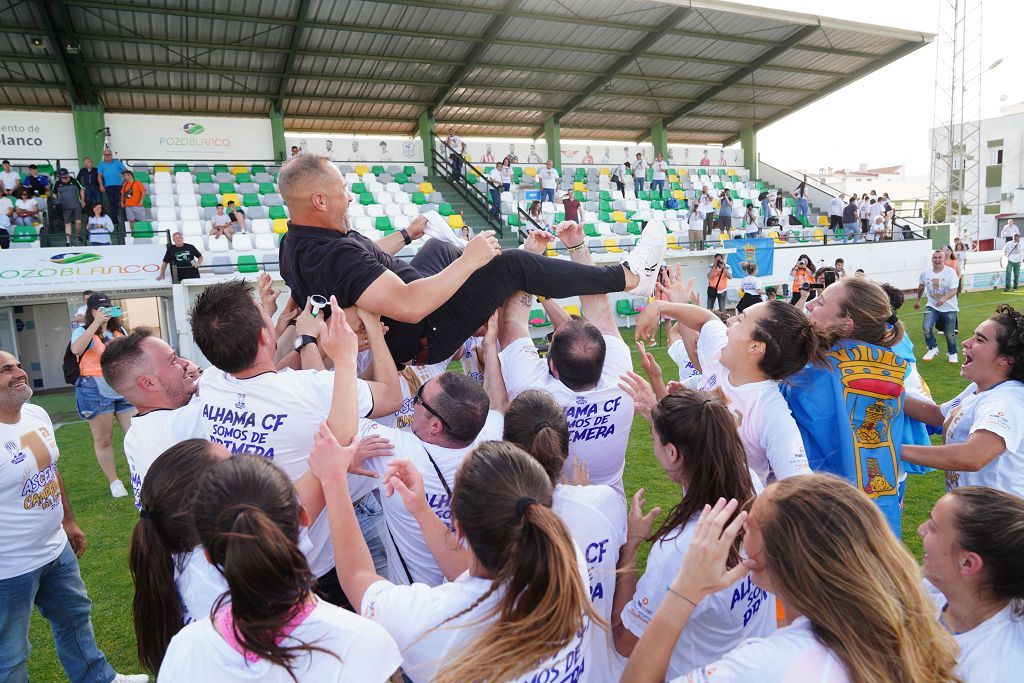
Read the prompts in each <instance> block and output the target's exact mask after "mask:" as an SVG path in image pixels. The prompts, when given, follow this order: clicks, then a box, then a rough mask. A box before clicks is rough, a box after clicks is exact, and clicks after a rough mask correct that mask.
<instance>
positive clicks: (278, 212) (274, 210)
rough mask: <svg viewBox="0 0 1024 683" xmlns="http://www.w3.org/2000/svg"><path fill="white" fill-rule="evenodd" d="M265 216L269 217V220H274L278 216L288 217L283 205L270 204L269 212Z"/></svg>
mask: <svg viewBox="0 0 1024 683" xmlns="http://www.w3.org/2000/svg"><path fill="white" fill-rule="evenodd" d="M267 218H269V219H270V220H276V219H278V218H288V214H287V213H285V210H284V207H283V206H272V207H270V212H269V215H268V216H267Z"/></svg>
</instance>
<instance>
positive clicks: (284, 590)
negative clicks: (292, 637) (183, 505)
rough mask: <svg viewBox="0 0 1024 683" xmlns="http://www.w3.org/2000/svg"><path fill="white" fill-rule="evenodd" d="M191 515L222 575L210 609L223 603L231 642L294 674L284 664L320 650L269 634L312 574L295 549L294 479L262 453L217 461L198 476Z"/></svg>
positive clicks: (293, 608)
mask: <svg viewBox="0 0 1024 683" xmlns="http://www.w3.org/2000/svg"><path fill="white" fill-rule="evenodd" d="M194 517H195V524H196V530H197V531H198V532H199V538H200V539H201V540H202V543H203V547H204V548H206V551H207V552H208V553H209V554H210V561H211V562H212V563H213V564H214V565H216V566H217V568H218V569H219V570H220V571H221V573H222V574H223V575H224V578H225V579H226V580H227V583H228V594H226V595H223V596H221V598H220V600H218V601H217V604H216V605H215V606H214V612H217V611H218V610H220V609H221V608H226V609H230V610H231V615H232V622H233V625H234V636H235V638H236V639H237V641H238V643H239V645H241V646H242V648H244V649H245V650H246V651H247V652H251V653H253V654H255V655H257V656H259V657H260V658H261V659H265V660H267V661H269V662H272V663H273V664H276V665H278V666H281V667H284V668H285V669H287V670H288V672H289V673H290V674H291V676H292V678H293V679H295V674H294V672H293V671H292V669H291V667H292V664H293V663H294V660H295V658H296V657H297V656H299V655H301V654H302V653H308V652H311V651H313V650H319V651H321V652H328V651H327V650H324V649H323V648H318V647H315V646H313V645H308V644H305V643H302V644H299V645H293V646H283V645H280V644H279V643H278V642H277V640H278V638H280V637H281V634H282V629H283V628H284V626H285V625H287V624H288V623H289V622H290V621H291V620H292V619H293V618H295V616H296V615H297V614H298V613H299V612H300V611H301V610H302V609H303V607H304V606H305V604H306V602H307V601H308V600H309V599H310V597H311V594H312V592H313V589H314V587H315V580H316V579H315V577H314V576H313V573H312V571H310V569H309V564H308V563H307V562H306V558H305V556H303V554H302V552H301V551H300V550H299V531H300V523H299V502H298V498H297V497H296V493H295V487H294V486H293V485H292V483H291V481H290V480H289V479H288V477H287V476H286V475H285V474H284V473H283V472H281V470H279V469H278V468H277V467H275V466H274V464H273V463H271V462H270V461H269V460H266V459H264V458H261V457H258V456H252V455H236V456H234V457H232V458H230V459H228V460H224V461H221V462H219V463H217V464H216V465H215V466H214V467H213V468H211V469H210V471H209V472H207V474H206V476H205V477H204V478H203V479H202V481H201V482H200V483H199V487H198V489H197V491H196V498H195V505H194ZM229 597H230V600H229ZM228 605H229V606H228ZM332 654H333V653H332ZM296 680H297V679H296Z"/></svg>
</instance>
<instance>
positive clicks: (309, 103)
mask: <svg viewBox="0 0 1024 683" xmlns="http://www.w3.org/2000/svg"><path fill="white" fill-rule="evenodd" d="M284 111H285V114H293V115H300V114H301V115H308V116H328V117H330V116H356V117H359V116H363V117H377V118H381V119H415V118H416V117H418V116H419V114H420V111H421V108H420V107H417V106H414V105H407V104H379V103H375V102H327V101H323V100H316V101H313V100H301V99H295V98H291V99H288V100H286V101H285V106H284Z"/></svg>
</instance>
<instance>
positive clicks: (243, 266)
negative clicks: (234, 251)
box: [235, 254, 260, 273]
mask: <svg viewBox="0 0 1024 683" xmlns="http://www.w3.org/2000/svg"><path fill="white" fill-rule="evenodd" d="M235 265H236V267H237V268H238V272H239V273H258V272H260V264H259V263H258V262H257V261H256V257H255V256H253V255H252V254H239V256H238V260H237V261H236V262H235Z"/></svg>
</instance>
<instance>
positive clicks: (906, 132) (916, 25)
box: [757, 0, 1024, 175]
mask: <svg viewBox="0 0 1024 683" xmlns="http://www.w3.org/2000/svg"><path fill="white" fill-rule="evenodd" d="M941 1H942V0H859V1H858V2H857V3H855V4H851V3H849V2H839V1H838V0H758V2H757V4H758V5H760V6H763V7H768V8H775V9H784V10H792V11H797V12H806V13H811V14H818V15H822V16H830V17H837V18H840V19H852V20H855V21H860V22H870V21H874V22H875V23H878V24H881V25H885V26H892V27H896V28H904V29H912V30H918V31H925V32H928V33H936V31H937V25H938V7H939V2H941ZM972 1H975V2H981V0H972ZM851 12H853V13H852V14H851ZM1022 20H1024V3H1020V2H1015V1H1014V0H984V4H983V12H982V36H981V39H982V64H983V65H985V66H988V65H989V64H991V63H993V62H995V61H996V60H997V59H1000V58H1001V59H1002V60H1003V62H1002V63H1001V64H1000V65H999V66H997V67H996V68H994V69H992V70H991V71H989V72H988V73H986V74H985V75H984V76H983V77H982V89H981V104H982V117H983V118H988V117H992V116H999V115H1000V105H1001V104H1013V103H1016V102H1020V101H1021V100H1024V80H1022V79H1021V78H1020V74H1021V73H1024V52H1022V50H1021V48H1020V36H1019V28H1020V25H1021V22H1022ZM935 59H936V48H935V45H934V43H933V44H931V45H928V46H926V47H923V48H921V49H919V50H917V51H916V52H913V53H912V54H910V55H907V56H906V57H904V58H903V59H900V60H897V61H896V62H894V63H892V64H890V65H889V66H887V67H885V68H883V69H880V70H879V71H876V72H875V73H873V74H871V75H869V76H867V77H865V78H863V79H861V80H860V81H857V82H856V83H854V84H852V85H849V86H847V87H845V88H843V89H842V90H839V91H837V92H835V93H833V94H831V95H829V96H828V97H825V98H824V99H822V100H819V101H818V102H816V103H814V104H812V105H811V106H809V107H807V108H805V109H802V110H800V111H799V112H797V113H795V114H792V115H790V116H788V117H786V118H785V119H783V120H781V121H779V122H778V123H775V124H773V125H771V126H769V127H767V128H764V129H763V130H761V131H760V132H759V133H758V138H757V147H758V152H759V153H760V155H761V158H762V159H764V161H765V162H767V163H769V164H772V165H774V166H779V167H781V168H784V169H817V168H823V167H829V166H831V167H833V168H844V167H846V168H849V167H853V168H856V167H857V165H858V164H861V163H866V164H868V166H869V167H879V166H894V165H898V164H904V165H906V167H907V169H906V170H907V174H908V175H926V174H927V173H928V143H929V140H928V131H929V129H930V128H931V127H932V125H933V113H934V83H935ZM1001 97H1005V99H1003V100H1001V99H1000V98H1001Z"/></svg>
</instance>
